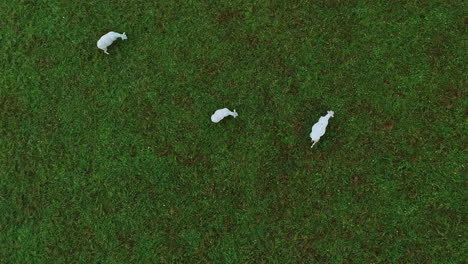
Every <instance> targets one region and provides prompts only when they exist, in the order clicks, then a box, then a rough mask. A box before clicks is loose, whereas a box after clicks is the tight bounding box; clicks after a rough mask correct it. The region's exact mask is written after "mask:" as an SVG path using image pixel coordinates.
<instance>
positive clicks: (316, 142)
mask: <svg viewBox="0 0 468 264" xmlns="http://www.w3.org/2000/svg"><path fill="white" fill-rule="evenodd" d="M317 142H318V141H314V144H312V146H311V147H310V148H313V147H314V145H315V143H317Z"/></svg>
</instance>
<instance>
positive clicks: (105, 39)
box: [97, 31, 127, 55]
mask: <svg viewBox="0 0 468 264" xmlns="http://www.w3.org/2000/svg"><path fill="white" fill-rule="evenodd" d="M118 38H121V39H122V40H124V39H127V35H125V32H124V33H123V34H119V33H116V32H113V31H111V32H109V33H107V34H105V35H104V36H102V37H101V38H100V39H99V40H98V42H97V47H98V48H100V49H102V50H103V51H104V53H105V54H107V55H109V53H108V52H107V48H108V47H109V46H110V45H111V44H112V42H114V41H115V40H117V39H118Z"/></svg>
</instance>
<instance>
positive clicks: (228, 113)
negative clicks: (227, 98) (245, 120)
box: [211, 108, 238, 123]
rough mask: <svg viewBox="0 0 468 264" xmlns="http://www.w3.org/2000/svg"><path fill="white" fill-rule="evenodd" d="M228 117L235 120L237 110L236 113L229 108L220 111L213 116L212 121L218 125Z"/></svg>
mask: <svg viewBox="0 0 468 264" xmlns="http://www.w3.org/2000/svg"><path fill="white" fill-rule="evenodd" d="M226 116H233V117H234V118H236V117H237V116H238V114H237V112H236V110H235V109H234V112H231V111H230V110H229V109H227V108H223V109H218V110H216V111H215V112H214V114H213V115H212V116H211V121H213V123H218V122H219V121H221V120H223V118H225V117H226Z"/></svg>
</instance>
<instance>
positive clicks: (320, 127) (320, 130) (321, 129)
mask: <svg viewBox="0 0 468 264" xmlns="http://www.w3.org/2000/svg"><path fill="white" fill-rule="evenodd" d="M333 114H335V113H334V112H333V111H328V112H327V115H326V116H321V117H320V119H319V121H318V122H317V123H315V124H314V126H312V132H310V138H311V139H312V142H313V144H312V146H311V147H310V148H313V147H314V145H315V143H317V142H318V141H319V140H320V137H321V136H323V135H324V134H325V131H326V130H327V125H328V119H330V117H333Z"/></svg>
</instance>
